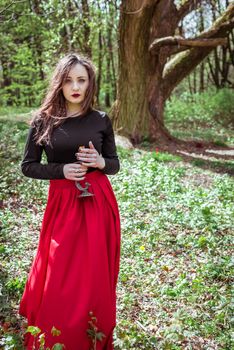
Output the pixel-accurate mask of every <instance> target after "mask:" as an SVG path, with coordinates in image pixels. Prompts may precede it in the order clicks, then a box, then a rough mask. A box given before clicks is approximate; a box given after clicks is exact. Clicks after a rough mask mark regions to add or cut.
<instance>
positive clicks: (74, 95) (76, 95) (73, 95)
mask: <svg viewBox="0 0 234 350" xmlns="http://www.w3.org/2000/svg"><path fill="white" fill-rule="evenodd" d="M79 96H80V94H72V97H76V98H77V97H79Z"/></svg>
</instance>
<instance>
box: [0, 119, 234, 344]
mask: <svg viewBox="0 0 234 350" xmlns="http://www.w3.org/2000/svg"><path fill="white" fill-rule="evenodd" d="M1 120H2V122H1V124H0V125H1V126H0V140H1V144H0V154H1V164H0V165H1V174H0V177H1V178H0V180H1V181H0V185H1V196H2V198H1V204H2V211H1V223H2V224H1V226H2V230H1V233H0V259H1V270H0V272H1V282H0V283H1V288H0V289H1V294H0V314H1V315H2V316H1V318H0V320H1V321H2V331H1V333H0V339H1V340H0V344H1V342H2V346H3V348H4V349H17V350H19V349H21V348H22V345H20V344H21V343H22V342H21V340H22V330H21V329H20V327H19V325H20V324H21V323H22V319H20V318H19V316H18V315H17V307H18V303H19V300H20V298H21V294H22V292H23V288H24V284H25V281H26V278H27V271H28V269H29V267H30V265H31V262H32V258H33V255H34V253H35V250H36V247H37V241H38V236H39V229H40V223H41V220H42V215H43V210H44V208H45V204H46V197H47V188H48V182H47V181H39V180H32V179H28V178H25V177H23V176H22V174H21V172H20V169H19V164H20V161H21V158H22V153H23V147H24V142H25V138H26V134H27V128H28V126H27V124H26V123H24V122H22V121H17V120H13V119H12V120H11V119H7V118H2V119H1ZM119 156H120V159H121V171H120V172H119V173H118V174H117V175H115V176H112V177H111V176H110V177H109V178H110V180H111V182H112V185H113V188H114V191H115V194H116V197H117V200H118V203H119V208H120V214H121V224H122V248H121V268H120V274H119V283H118V290H117V297H118V303H117V305H118V309H117V327H116V329H115V334H114V341H115V349H116V350H125V349H131V350H132V349H144V350H145V349H147V350H152V349H157V350H170V349H171V350H177V349H178V350H179V349H180V350H183V349H211V348H213V349H219V350H230V349H231V348H232V344H231V335H230V334H231V320H232V309H231V280H232V276H233V262H232V260H231V242H232V240H233V232H232V228H233V226H234V225H233V224H234V222H233V218H234V215H233V200H234V191H233V179H232V178H231V177H230V176H228V175H227V174H224V175H221V174H216V173H214V172H212V171H211V170H202V169H200V168H199V167H198V166H197V165H196V164H193V163H185V162H183V161H182V159H181V158H180V157H178V156H173V155H170V154H168V153H161V152H157V153H156V152H145V151H142V150H138V149H135V150H133V151H126V150H123V149H119Z"/></svg>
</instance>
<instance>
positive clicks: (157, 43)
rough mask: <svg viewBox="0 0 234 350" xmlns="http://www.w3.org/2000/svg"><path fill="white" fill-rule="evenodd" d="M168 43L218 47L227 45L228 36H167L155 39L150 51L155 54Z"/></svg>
mask: <svg viewBox="0 0 234 350" xmlns="http://www.w3.org/2000/svg"><path fill="white" fill-rule="evenodd" d="M168 45H180V46H186V47H187V48H189V47H216V46H218V45H225V46H226V45H227V38H215V39H206V38H205V39H202V38H192V39H185V38H183V37H180V36H167V37H164V38H160V39H155V40H154V41H153V42H152V44H151V45H150V47H149V51H151V53H152V54H153V53H154V52H155V51H159V50H160V48H161V47H163V46H168Z"/></svg>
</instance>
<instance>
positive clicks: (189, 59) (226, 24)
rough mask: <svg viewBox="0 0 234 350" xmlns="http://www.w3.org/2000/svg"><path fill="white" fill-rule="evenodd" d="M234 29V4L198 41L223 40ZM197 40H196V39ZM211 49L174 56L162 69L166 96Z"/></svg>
mask: <svg viewBox="0 0 234 350" xmlns="http://www.w3.org/2000/svg"><path fill="white" fill-rule="evenodd" d="M232 28H234V3H233V2H232V3H231V4H230V5H229V6H228V8H227V9H226V11H225V12H224V13H223V14H222V15H221V16H220V17H219V18H218V19H217V20H216V21H215V23H214V24H213V25H212V27H211V28H210V29H208V30H207V31H205V32H202V33H201V35H200V36H199V38H200V39H205V38H206V39H212V38H214V39H215V38H216V37H219V38H222V37H223V38H224V37H227V35H228V33H229V32H230V30H232ZM197 39H198V38H197ZM212 49H213V47H211V46H210V47H207V46H206V47H193V48H191V49H190V50H186V51H185V52H182V53H180V54H178V55H175V56H174V57H173V58H172V59H171V60H170V61H169V62H168V63H167V64H166V65H165V67H164V72H163V77H164V78H163V84H164V92H165V95H166V96H169V95H170V93H171V91H172V90H173V89H174V87H175V86H176V85H177V84H178V83H179V82H180V81H181V80H183V79H184V77H186V76H187V75H188V74H189V73H190V72H191V71H192V70H193V69H194V68H195V67H196V66H197V65H198V64H199V63H200V62H202V61H203V60H204V58H206V57H207V56H208V55H209V53H210V52H211V51H212Z"/></svg>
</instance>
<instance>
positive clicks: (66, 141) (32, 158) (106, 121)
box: [21, 110, 120, 180]
mask: <svg viewBox="0 0 234 350" xmlns="http://www.w3.org/2000/svg"><path fill="white" fill-rule="evenodd" d="M34 136H35V127H33V126H31V127H30V129H29V132H28V138H27V142H26V146H25V151H24V157H23V161H22V163H21V169H22V172H23V174H24V175H25V176H28V177H32V178H35V179H44V180H49V179H64V178H65V177H64V173H63V167H64V165H65V164H68V163H74V162H77V159H76V156H75V153H76V152H77V151H78V148H79V146H85V147H89V141H92V143H93V145H94V147H95V148H96V150H97V151H98V153H99V154H102V156H103V158H104V159H105V167H104V168H103V169H98V170H99V171H101V172H103V173H104V174H108V175H113V174H116V173H117V172H118V171H119V169H120V164H119V158H118V155H117V153H116V145H115V138H114V132H113V128H112V123H111V120H110V118H109V117H108V115H107V114H106V113H104V112H101V111H97V110H92V111H91V112H89V113H88V114H86V115H84V116H82V117H80V116H79V117H73V118H68V119H65V121H64V123H63V124H62V125H60V126H59V127H57V128H55V129H54V130H53V133H52V135H51V146H49V145H45V146H40V145H37V144H36V142H35V140H34ZM43 152H45V154H46V158H47V164H42V163H41V160H42V153H43ZM94 170H97V168H91V167H89V168H88V172H91V171H94Z"/></svg>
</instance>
